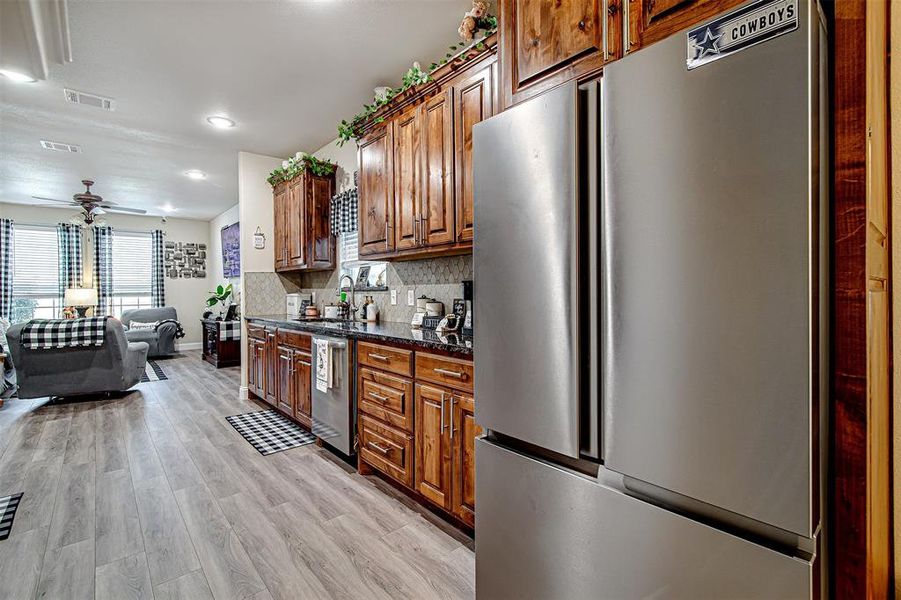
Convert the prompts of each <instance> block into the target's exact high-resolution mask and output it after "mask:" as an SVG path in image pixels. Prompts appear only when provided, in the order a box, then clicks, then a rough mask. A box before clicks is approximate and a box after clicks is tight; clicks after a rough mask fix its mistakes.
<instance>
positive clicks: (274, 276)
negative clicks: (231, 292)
mask: <svg viewBox="0 0 901 600" xmlns="http://www.w3.org/2000/svg"><path fill="white" fill-rule="evenodd" d="M242 278H243V286H244V314H246V315H277V314H283V313H284V312H285V296H287V295H288V294H292V293H294V292H299V291H300V287H299V286H298V285H297V283H296V282H294V281H292V280H291V279H289V278H288V277H283V276H281V275H279V274H278V273H263V272H247V273H242Z"/></svg>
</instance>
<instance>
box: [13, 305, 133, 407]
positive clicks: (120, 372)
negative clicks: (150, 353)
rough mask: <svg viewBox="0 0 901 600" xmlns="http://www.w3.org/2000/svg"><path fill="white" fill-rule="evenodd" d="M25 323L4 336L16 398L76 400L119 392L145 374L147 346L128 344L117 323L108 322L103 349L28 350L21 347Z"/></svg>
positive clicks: (122, 329)
mask: <svg viewBox="0 0 901 600" xmlns="http://www.w3.org/2000/svg"><path fill="white" fill-rule="evenodd" d="M23 327H25V323H18V324H16V325H13V326H12V327H10V329H9V332H8V333H7V334H6V336H7V339H8V341H9V349H10V350H11V351H12V356H13V363H14V364H15V365H16V378H17V379H18V384H19V391H18V396H19V398H43V397H45V396H78V395H81V394H94V393H99V392H121V391H125V390H127V389H128V388H130V387H131V386H133V385H135V384H136V383H138V382H139V381H140V380H141V375H143V374H144V367H145V365H146V364H147V350H148V349H149V346H148V345H147V344H145V343H143V342H129V341H128V340H127V339H126V338H125V329H124V328H123V327H122V323H120V322H119V321H117V320H116V319H107V321H106V329H105V331H104V336H105V337H104V342H103V345H102V346H93V347H85V348H54V349H51V350H28V349H26V348H24V347H23V346H22V328H23Z"/></svg>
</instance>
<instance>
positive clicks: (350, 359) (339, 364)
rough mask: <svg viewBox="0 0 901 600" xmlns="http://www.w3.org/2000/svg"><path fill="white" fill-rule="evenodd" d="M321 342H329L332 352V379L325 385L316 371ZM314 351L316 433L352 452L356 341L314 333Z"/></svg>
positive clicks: (349, 453)
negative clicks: (319, 379)
mask: <svg viewBox="0 0 901 600" xmlns="http://www.w3.org/2000/svg"><path fill="white" fill-rule="evenodd" d="M318 342H319V343H321V342H325V343H327V344H328V351H329V353H330V354H331V359H330V360H331V377H330V379H331V381H330V382H328V384H326V385H322V384H321V383H320V382H317V373H320V371H321V369H320V360H321V357H320V353H319V352H318V351H317V348H318ZM312 351H313V352H312V353H313V369H312V374H311V375H310V376H311V377H312V378H313V380H312V382H311V383H312V389H313V435H315V436H317V437H318V438H319V439H321V440H322V441H323V442H325V443H327V444H328V445H329V446H331V447H332V448H334V449H336V450H338V451H339V452H341V453H343V454H345V455H347V456H351V455H353V454H354V439H355V436H356V431H357V428H356V423H357V403H356V393H355V388H356V386H355V385H354V373H353V369H354V362H355V361H354V356H353V353H354V343H353V341H352V340H348V339H344V338H337V337H328V336H323V335H314V336H313V346H312ZM323 388H325V389H323Z"/></svg>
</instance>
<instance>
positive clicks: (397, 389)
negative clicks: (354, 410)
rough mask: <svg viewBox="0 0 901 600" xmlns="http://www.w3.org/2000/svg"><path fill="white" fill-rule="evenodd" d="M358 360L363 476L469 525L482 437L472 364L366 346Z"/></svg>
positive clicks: (360, 349) (361, 347) (359, 348)
mask: <svg viewBox="0 0 901 600" xmlns="http://www.w3.org/2000/svg"><path fill="white" fill-rule="evenodd" d="M357 358H358V364H357V371H358V379H357V406H358V411H359V415H360V416H359V453H360V471H361V472H362V473H369V472H371V469H375V470H377V471H380V472H381V473H383V474H385V475H387V476H388V477H390V478H392V479H394V480H396V481H398V482H399V483H401V484H403V485H404V486H406V487H408V488H410V489H411V490H413V491H414V492H416V494H417V497H419V498H421V499H424V500H426V501H428V502H429V503H431V504H434V505H435V506H437V507H438V508H440V509H442V510H443V511H445V512H447V513H448V514H451V515H453V516H454V517H456V519H457V520H458V521H460V522H461V523H464V524H466V525H468V526H470V527H472V526H473V525H474V524H475V439H476V437H477V436H478V435H480V434H481V433H482V430H481V428H480V427H479V426H478V425H476V422H475V402H474V401H473V397H472V362H471V361H467V360H463V359H459V358H451V357H447V356H442V355H437V354H432V353H426V352H414V351H410V350H405V349H403V348H397V347H394V346H382V345H380V344H373V343H369V342H359V343H358V344H357ZM389 370H390V371H391V372H388V371H389ZM405 375H406V376H405ZM408 376H413V378H412V379H411V378H409V377H408Z"/></svg>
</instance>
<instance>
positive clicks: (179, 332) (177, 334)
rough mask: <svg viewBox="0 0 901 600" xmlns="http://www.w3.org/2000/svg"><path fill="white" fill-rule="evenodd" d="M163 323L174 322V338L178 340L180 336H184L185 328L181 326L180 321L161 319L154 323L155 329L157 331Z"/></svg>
mask: <svg viewBox="0 0 901 600" xmlns="http://www.w3.org/2000/svg"><path fill="white" fill-rule="evenodd" d="M164 323H175V339H177V340H180V339H181V338H183V337H185V330H184V329H183V328H182V326H181V323H179V322H178V321H176V320H175V319H163V320H162V321H160V322H159V323H157V324H156V329H155V331H159V330H160V325H163V324H164Z"/></svg>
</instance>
